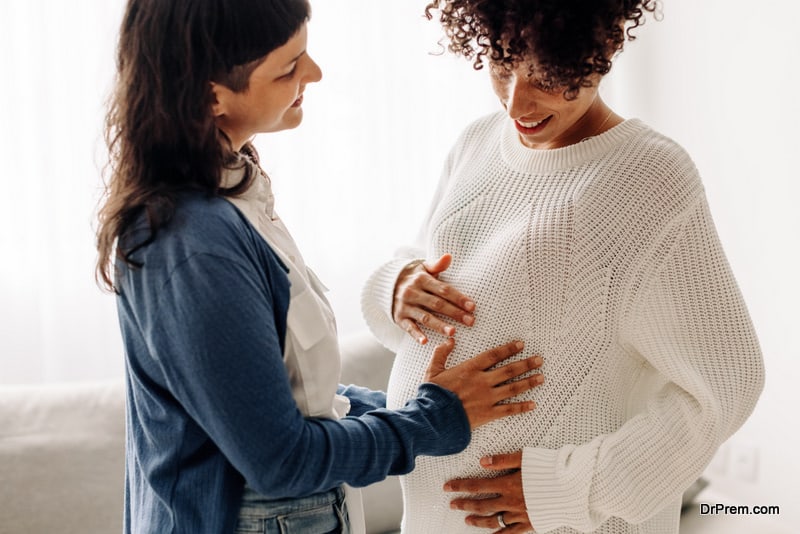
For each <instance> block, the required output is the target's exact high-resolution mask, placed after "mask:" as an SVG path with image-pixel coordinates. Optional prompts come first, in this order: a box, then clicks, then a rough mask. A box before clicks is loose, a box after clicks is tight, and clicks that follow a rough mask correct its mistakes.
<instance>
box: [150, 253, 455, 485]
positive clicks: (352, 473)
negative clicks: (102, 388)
mask: <svg viewBox="0 0 800 534" xmlns="http://www.w3.org/2000/svg"><path fill="white" fill-rule="evenodd" d="M265 271H267V274H268V269H265V268H264V266H263V265H261V264H260V263H259V262H256V261H250V258H246V257H244V255H242V256H241V257H240V256H236V255H235V251H234V252H232V253H231V254H230V255H227V256H225V257H221V256H220V255H213V254H196V255H193V256H190V257H189V258H188V259H186V260H185V261H183V262H182V263H180V264H179V265H177V266H176V267H175V268H174V269H172V270H171V271H170V273H169V276H168V278H167V279H166V281H165V283H164V284H163V285H162V286H161V287H159V288H157V289H155V290H154V292H155V294H153V295H150V296H149V297H150V298H152V299H153V300H154V301H156V302H157V306H156V309H157V311H156V313H155V314H153V315H152V321H151V322H149V323H148V324H147V325H145V327H144V331H145V337H146V343H147V344H148V346H149V347H150V349H151V352H152V354H153V355H154V356H155V358H157V359H158V361H159V362H160V365H161V367H162V372H163V374H164V376H165V380H166V381H167V383H168V388H169V389H170V391H171V392H172V393H173V395H174V396H175V397H176V398H177V399H178V401H179V402H180V403H181V405H182V406H183V407H184V409H185V410H186V411H187V412H188V414H189V415H190V416H191V418H192V419H193V420H194V421H196V422H197V424H198V425H199V427H200V428H201V429H202V431H203V432H204V433H205V434H207V435H208V437H209V438H210V439H211V440H212V441H213V442H214V444H215V445H216V446H217V447H218V448H219V449H220V450H221V451H222V454H223V455H224V456H225V457H226V458H227V459H228V461H229V462H231V464H232V465H233V466H234V467H235V468H236V469H237V470H238V471H239V472H240V473H242V475H243V476H244V477H245V478H246V480H247V482H248V484H250V485H251V486H252V487H253V488H254V489H256V490H257V491H259V492H260V493H262V494H264V495H266V496H273V497H293V496H301V495H307V494H310V493H313V492H318V491H323V490H326V489H329V488H331V487H334V486H336V485H340V484H342V483H345V482H346V483H349V484H351V485H353V486H364V485H367V484H370V483H373V482H375V481H378V480H381V479H383V478H385V477H386V476H388V475H393V474H402V473H407V472H409V471H411V470H412V469H413V467H414V462H415V458H416V456H418V455H420V454H425V455H444V454H451V453H455V452H459V451H461V450H463V449H464V448H465V447H466V445H467V444H468V443H469V440H470V430H469V423H468V421H467V418H466V414H465V412H464V410H463V407H462V405H461V403H460V401H459V400H458V398H457V397H456V396H455V395H454V394H453V393H451V392H449V391H446V390H444V389H442V388H440V387H438V386H435V385H432V384H423V385H422V386H421V387H420V390H419V396H418V397H417V398H415V399H413V400H411V401H410V402H409V403H408V404H407V405H406V406H405V407H404V408H402V409H400V410H397V411H389V410H386V409H383V408H379V409H372V408H373V407H375V406H377V405H380V404H383V403H385V401H383V400H380V399H378V398H377V397H374V396H370V395H366V394H363V393H362V392H355V391H352V392H351V393H353V395H354V397H353V398H355V399H356V400H357V404H359V403H360V402H361V400H363V406H361V405H360V404H359V408H358V412H359V413H358V417H346V418H344V419H342V420H339V421H334V420H325V419H306V418H304V417H303V416H302V414H301V413H300V411H299V410H298V408H297V406H296V404H295V401H294V399H293V397H292V392H291V388H290V383H289V379H288V376H287V371H286V369H285V367H284V363H283V357H282V348H281V347H282V340H281V338H280V336H279V334H278V329H277V328H276V317H280V313H277V314H276V310H275V304H274V300H273V297H274V295H273V290H274V289H275V284H276V280H275V279H274V277H272V279H270V277H269V276H267V275H265ZM282 283H283V284H285V281H284V282H282ZM284 319H285V317H284ZM368 408H369V411H367V409H368ZM310 466H313V468H309V467H310Z"/></svg>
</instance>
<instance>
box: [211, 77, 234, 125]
mask: <svg viewBox="0 0 800 534" xmlns="http://www.w3.org/2000/svg"><path fill="white" fill-rule="evenodd" d="M209 83H210V84H211V94H212V95H213V96H214V103H213V104H211V112H212V113H213V114H214V117H222V116H223V115H225V114H226V111H227V110H226V104H227V102H228V94H229V93H230V92H231V90H230V89H228V88H227V87H225V86H224V85H220V84H218V83H215V82H209Z"/></svg>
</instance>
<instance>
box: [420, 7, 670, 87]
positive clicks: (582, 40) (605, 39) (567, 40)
mask: <svg viewBox="0 0 800 534" xmlns="http://www.w3.org/2000/svg"><path fill="white" fill-rule="evenodd" d="M657 8H658V0H433V1H431V2H430V3H429V4H428V6H427V7H426V8H425V14H426V16H427V17H428V19H432V18H433V16H434V15H433V13H432V12H433V11H434V10H436V11H438V12H439V15H440V16H439V21H440V22H441V23H442V26H443V27H444V30H445V34H446V36H447V38H448V39H449V41H450V42H449V45H448V47H447V48H448V49H449V50H450V51H451V52H454V53H456V54H459V55H462V56H464V57H465V58H467V59H472V60H473V67H474V68H475V69H481V68H483V64H484V60H485V59H486V60H488V61H489V62H490V63H491V64H492V66H493V67H502V68H505V69H513V68H515V67H516V66H517V65H518V64H519V63H520V62H523V61H528V60H533V61H532V62H530V66H531V73H530V74H531V75H532V76H534V77H535V79H536V83H537V84H538V85H540V86H541V87H543V88H545V89H549V90H553V91H562V92H563V93H564V96H565V97H566V98H568V99H569V98H574V97H575V96H576V95H577V93H578V91H580V88H581V87H591V86H592V85H593V83H594V82H593V80H592V78H593V77H594V76H595V75H597V74H599V75H605V74H607V73H608V72H609V71H610V70H611V63H612V58H613V57H614V55H615V54H616V53H617V52H619V51H620V50H622V47H623V44H624V43H625V41H626V40H633V39H635V36H634V35H633V33H632V30H633V29H635V28H637V27H639V26H641V25H642V24H644V22H645V14H646V12H650V13H655V12H656V10H657ZM533 62H535V72H533V70H534V68H533V67H534V66H533Z"/></svg>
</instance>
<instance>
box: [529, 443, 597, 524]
mask: <svg viewBox="0 0 800 534" xmlns="http://www.w3.org/2000/svg"><path fill="white" fill-rule="evenodd" d="M595 452H596V451H595ZM593 465H594V455H593V454H592V451H588V450H585V449H581V448H575V447H563V448H561V449H558V450H554V449H538V448H526V449H524V450H523V453H522V489H523V492H524V495H525V506H526V508H527V510H528V517H529V518H530V521H531V524H532V525H533V527H534V528H535V529H536V532H537V533H538V534H544V533H545V532H550V531H552V530H555V529H557V528H559V527H565V526H566V527H571V528H573V529H575V530H578V531H580V532H590V531H593V530H594V529H596V528H597V527H598V526H599V525H600V524H601V523H602V521H603V520H602V519H601V518H600V517H595V515H596V514H592V512H591V511H590V509H589V491H590V488H591V483H592V472H593Z"/></svg>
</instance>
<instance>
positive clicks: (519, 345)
mask: <svg viewBox="0 0 800 534" xmlns="http://www.w3.org/2000/svg"><path fill="white" fill-rule="evenodd" d="M514 346H515V347H517V348H518V349H519V350H522V349H524V348H525V343H523V342H522V341H517V342H516V344H515V345H514Z"/></svg>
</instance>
